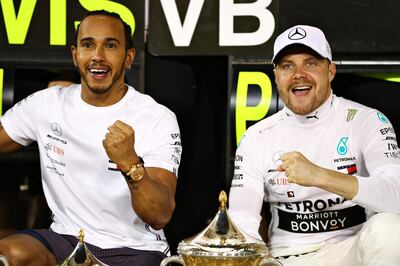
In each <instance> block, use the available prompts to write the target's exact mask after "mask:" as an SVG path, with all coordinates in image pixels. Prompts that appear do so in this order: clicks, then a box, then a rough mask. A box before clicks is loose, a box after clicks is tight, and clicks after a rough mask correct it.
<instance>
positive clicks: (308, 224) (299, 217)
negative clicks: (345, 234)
mask: <svg viewBox="0 0 400 266" xmlns="http://www.w3.org/2000/svg"><path fill="white" fill-rule="evenodd" d="M278 216H279V225H278V228H279V229H282V230H285V231H289V232H293V233H321V232H329V231H336V230H341V229H345V228H349V227H352V226H356V225H359V224H362V223H364V222H365V221H366V214H365V210H364V208H362V207H360V206H353V207H350V208H346V209H342V210H334V211H321V212H314V213H291V212H285V211H283V210H280V209H279V210H278Z"/></svg>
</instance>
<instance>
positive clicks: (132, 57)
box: [125, 48, 136, 69]
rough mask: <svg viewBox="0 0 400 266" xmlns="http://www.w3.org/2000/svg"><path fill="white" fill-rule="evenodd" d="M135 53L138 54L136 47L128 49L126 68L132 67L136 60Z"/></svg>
mask: <svg viewBox="0 0 400 266" xmlns="http://www.w3.org/2000/svg"><path fill="white" fill-rule="evenodd" d="M135 55H136V50H135V48H131V49H128V50H127V51H126V58H125V69H130V68H131V65H132V63H133V61H134V60H135Z"/></svg>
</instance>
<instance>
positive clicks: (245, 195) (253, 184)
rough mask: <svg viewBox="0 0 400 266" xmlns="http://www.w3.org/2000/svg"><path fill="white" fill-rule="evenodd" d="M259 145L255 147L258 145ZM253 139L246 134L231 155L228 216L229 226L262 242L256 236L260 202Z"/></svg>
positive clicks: (259, 175)
mask: <svg viewBox="0 0 400 266" xmlns="http://www.w3.org/2000/svg"><path fill="white" fill-rule="evenodd" d="M258 146H259V144H258ZM258 146H257V143H256V139H255V136H254V135H252V134H251V133H250V132H246V134H245V135H244V136H243V138H242V140H241V142H240V145H239V147H238V148H237V151H236V156H235V170H234V175H233V179H232V184H231V188H230V192H229V214H230V216H231V218H232V220H233V223H234V224H235V225H236V226H238V227H239V229H240V230H242V231H243V232H245V233H247V234H248V235H250V236H252V237H254V238H256V239H259V240H262V238H261V236H260V235H259V233H258V229H259V227H260V221H261V215H260V212H261V208H262V205H263V199H264V182H263V174H262V170H260V167H261V166H262V165H263V163H262V162H261V158H262V156H260V155H259V150H258Z"/></svg>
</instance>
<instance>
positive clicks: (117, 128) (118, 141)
mask: <svg viewBox="0 0 400 266" xmlns="http://www.w3.org/2000/svg"><path fill="white" fill-rule="evenodd" d="M134 145H135V131H134V130H133V128H132V127H131V126H129V125H127V124H125V123H124V122H122V121H120V120H117V121H116V122H115V123H114V124H112V125H111V126H110V127H108V133H107V134H106V135H105V138H104V140H103V147H104V150H105V151H106V153H107V155H108V157H109V158H110V159H111V161H113V162H114V163H116V164H117V165H118V167H119V168H120V169H121V170H122V171H124V172H127V171H129V169H130V168H131V166H132V165H133V164H136V163H137V162H138V161H139V157H138V156H137V154H136V152H135V148H134Z"/></svg>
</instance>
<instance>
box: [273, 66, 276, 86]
mask: <svg viewBox="0 0 400 266" xmlns="http://www.w3.org/2000/svg"><path fill="white" fill-rule="evenodd" d="M273 71H274V77H275V84H276V68H274V69H273Z"/></svg>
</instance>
